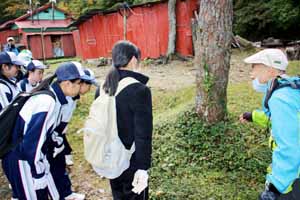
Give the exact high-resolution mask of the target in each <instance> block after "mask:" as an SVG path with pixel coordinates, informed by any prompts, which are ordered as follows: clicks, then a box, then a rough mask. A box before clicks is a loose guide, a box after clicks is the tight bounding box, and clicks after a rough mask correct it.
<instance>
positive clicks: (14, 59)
mask: <svg viewBox="0 0 300 200" xmlns="http://www.w3.org/2000/svg"><path fill="white" fill-rule="evenodd" d="M6 53H7V54H8V55H9V57H10V60H11V63H12V64H14V65H18V66H23V65H25V64H26V63H25V61H24V60H23V59H21V58H20V57H18V56H16V54H15V53H13V52H6Z"/></svg>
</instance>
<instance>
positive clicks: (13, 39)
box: [6, 37, 15, 42]
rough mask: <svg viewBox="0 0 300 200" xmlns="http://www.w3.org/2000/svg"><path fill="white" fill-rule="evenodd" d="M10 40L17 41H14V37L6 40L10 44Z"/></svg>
mask: <svg viewBox="0 0 300 200" xmlns="http://www.w3.org/2000/svg"><path fill="white" fill-rule="evenodd" d="M9 40H13V41H15V39H14V38H13V37H8V38H7V39H6V41H7V42H9Z"/></svg>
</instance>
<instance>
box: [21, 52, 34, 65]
mask: <svg viewBox="0 0 300 200" xmlns="http://www.w3.org/2000/svg"><path fill="white" fill-rule="evenodd" d="M18 57H19V58H20V59H22V60H23V61H25V63H26V64H25V66H27V65H28V64H29V63H30V62H31V60H32V53H31V51H30V50H27V49H26V50H23V51H21V52H20V53H19V54H18Z"/></svg>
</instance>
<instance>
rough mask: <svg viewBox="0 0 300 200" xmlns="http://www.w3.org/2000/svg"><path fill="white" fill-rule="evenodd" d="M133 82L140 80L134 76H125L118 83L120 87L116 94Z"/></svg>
mask: <svg viewBox="0 0 300 200" xmlns="http://www.w3.org/2000/svg"><path fill="white" fill-rule="evenodd" d="M133 83H139V81H138V80H136V79H135V78H132V77H126V78H123V79H122V80H121V81H120V82H119V84H118V89H117V91H116V94H115V96H117V95H118V94H119V93H120V92H121V91H122V90H123V89H124V88H126V87H127V86H129V85H131V84H133Z"/></svg>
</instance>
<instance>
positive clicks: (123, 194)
mask: <svg viewBox="0 0 300 200" xmlns="http://www.w3.org/2000/svg"><path fill="white" fill-rule="evenodd" d="M135 172H136V170H134V169H130V168H129V169H127V170H126V171H124V172H123V173H122V174H121V176H119V177H118V178H116V179H111V180H110V186H111V190H112V195H113V199H114V200H148V199H149V194H148V189H149V188H148V187H147V188H146V189H145V190H144V191H143V192H142V193H141V194H140V195H138V194H135V193H134V192H132V191H131V190H132V188H133V186H132V181H133V177H134V173H135Z"/></svg>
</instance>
